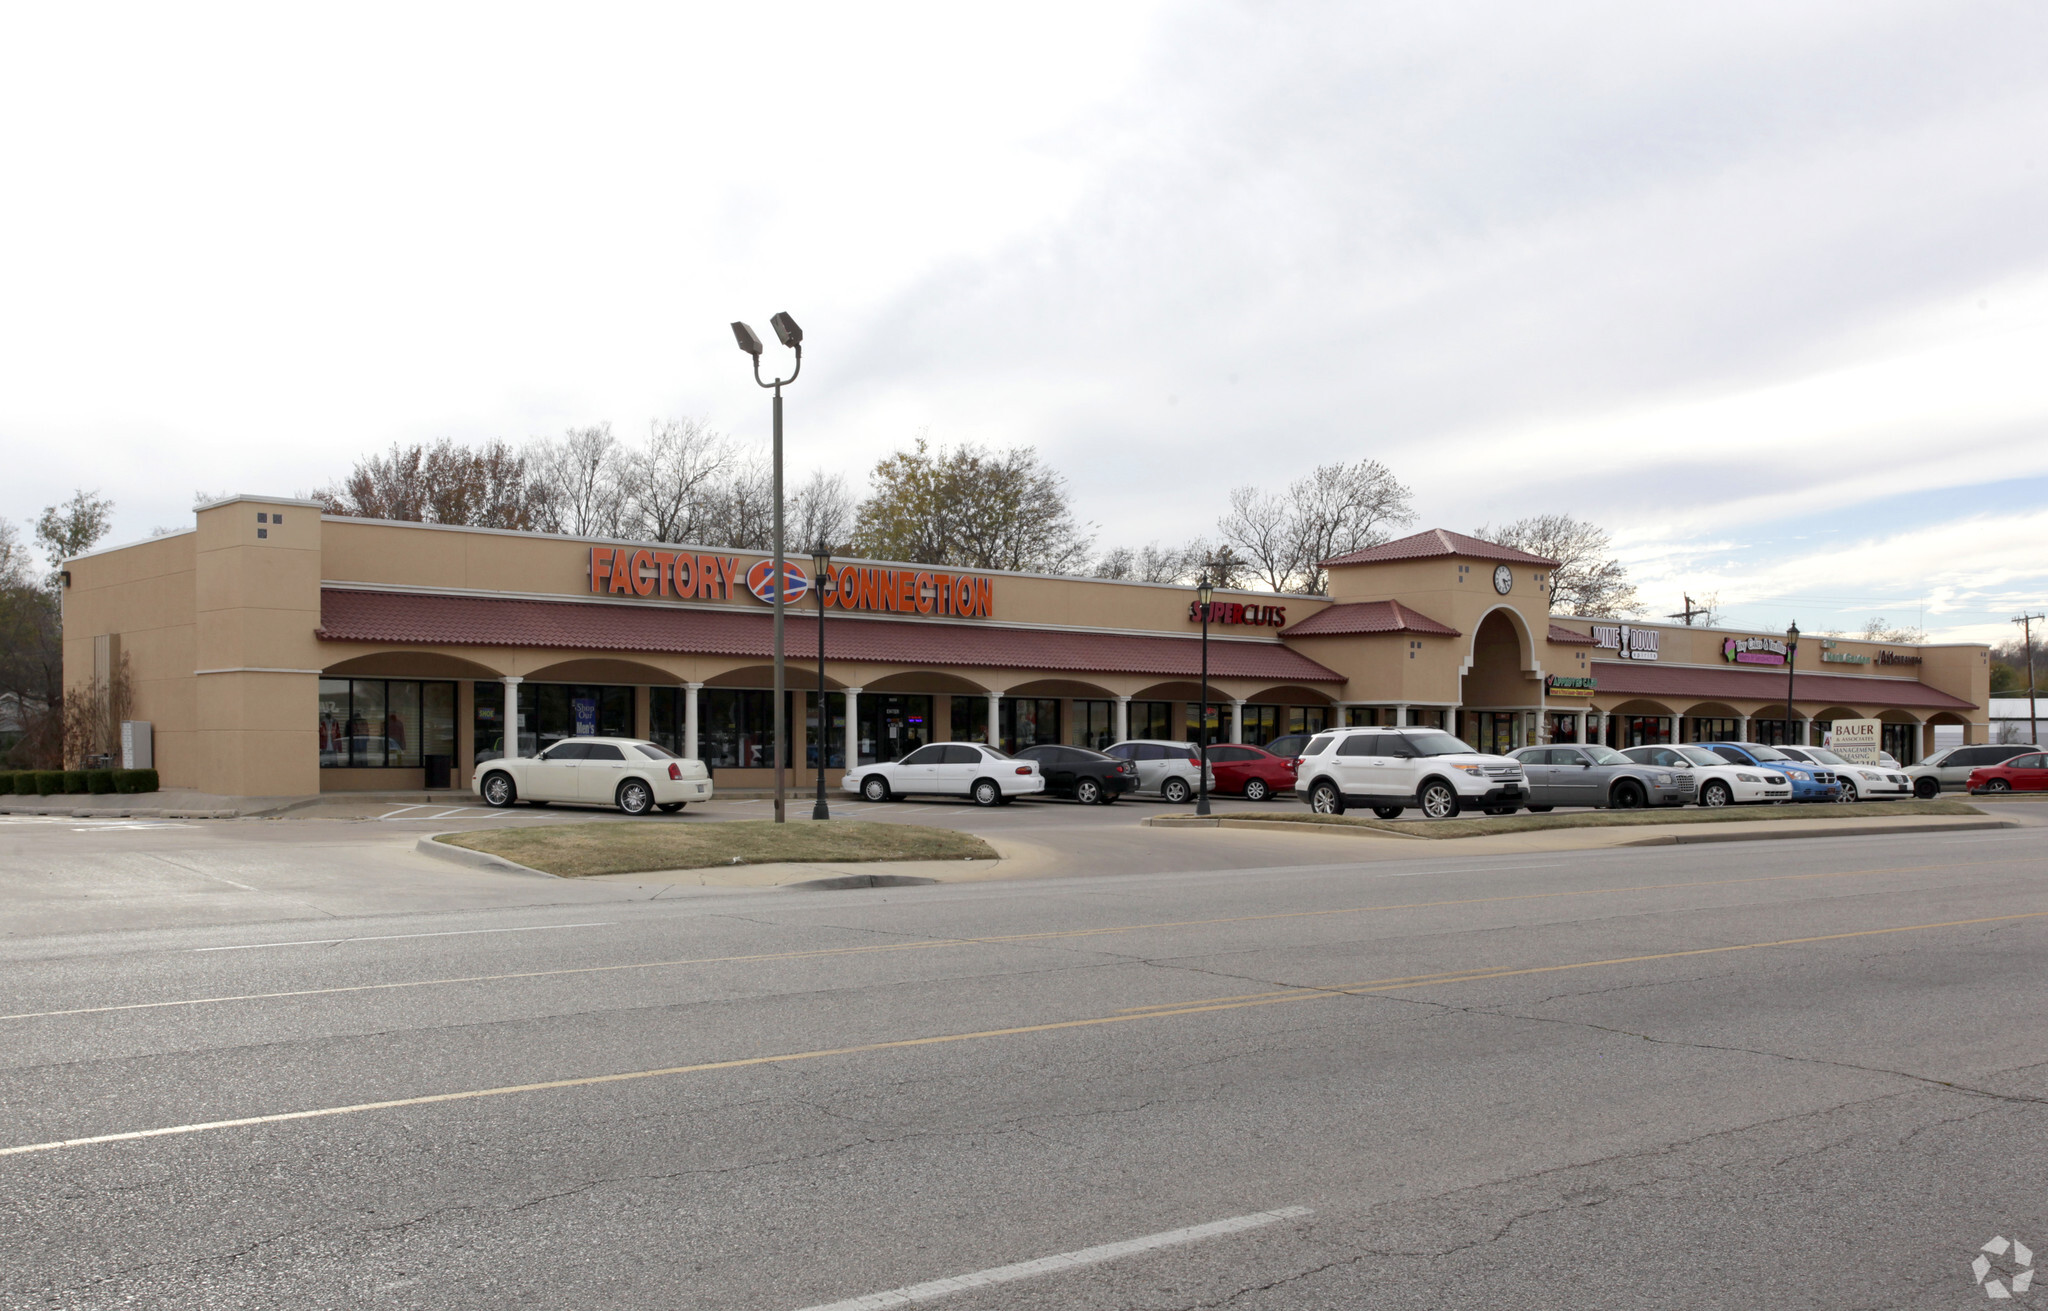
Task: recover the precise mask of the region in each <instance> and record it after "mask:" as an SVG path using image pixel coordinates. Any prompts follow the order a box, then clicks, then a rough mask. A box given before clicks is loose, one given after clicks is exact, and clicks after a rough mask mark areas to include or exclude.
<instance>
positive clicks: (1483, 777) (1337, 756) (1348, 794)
mask: <svg viewBox="0 0 2048 1311" xmlns="http://www.w3.org/2000/svg"><path fill="white" fill-rule="evenodd" d="M1296 777H1297V779H1298V780H1299V781H1298V782H1296V784H1295V795H1296V796H1298V797H1300V798H1302V800H1304V801H1306V802H1307V803H1308V806H1309V809H1311V810H1313V811H1315V812H1316V813H1317V814H1318V815H1341V814H1343V813H1344V808H1345V807H1347V806H1370V807H1372V813H1373V814H1375V815H1378V816H1379V817H1380V818H1381V819H1395V818H1398V817H1399V816H1400V814H1401V812H1402V811H1403V810H1405V809H1407V808H1408V807H1409V806H1418V807H1420V808H1421V810H1422V813H1423V814H1425V815H1427V816H1429V817H1430V818H1431V819H1449V818H1451V817H1452V816H1454V815H1456V814H1457V813H1458V812H1459V811H1460V810H1463V809H1465V808H1466V807H1468V806H1469V807H1476V808H1478V809H1481V810H1485V811H1488V812H1489V813H1505V812H1509V811H1513V810H1516V809H1518V808H1520V807H1522V806H1525V805H1527V804H1529V784H1528V780H1527V779H1526V778H1525V777H1524V776H1523V773H1522V766H1521V762H1519V761H1516V760H1511V759H1509V758H1508V757H1506V756H1489V755H1486V754H1484V753H1482V752H1479V751H1474V750H1473V749H1472V748H1471V747H1469V746H1467V745H1466V744H1465V743H1463V742H1461V741H1459V740H1458V739H1457V738H1455V737H1452V736H1451V735H1450V734H1449V733H1446V732H1444V731H1443V730H1442V729H1439V728H1339V729H1333V730H1331V731H1329V732H1327V733H1318V734H1316V735H1315V737H1314V738H1312V739H1311V740H1310V741H1309V744H1308V745H1307V746H1306V747H1303V748H1302V752H1301V765H1300V768H1299V770H1298V772H1297V775H1296Z"/></svg>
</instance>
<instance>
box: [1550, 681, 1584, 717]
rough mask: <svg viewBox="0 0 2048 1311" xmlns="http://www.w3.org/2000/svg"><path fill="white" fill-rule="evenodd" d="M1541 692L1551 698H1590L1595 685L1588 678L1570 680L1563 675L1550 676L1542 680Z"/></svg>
mask: <svg viewBox="0 0 2048 1311" xmlns="http://www.w3.org/2000/svg"><path fill="white" fill-rule="evenodd" d="M1543 690H1544V691H1546V692H1548V693H1549V694H1550V695H1552V696H1584V697H1590V696H1592V695H1593V693H1594V691H1595V683H1594V680H1593V679H1590V678H1571V677H1567V676H1566V675H1564V674H1552V675H1550V677H1548V678H1546V679H1544V680H1543ZM1574 713H1576V712H1574Z"/></svg>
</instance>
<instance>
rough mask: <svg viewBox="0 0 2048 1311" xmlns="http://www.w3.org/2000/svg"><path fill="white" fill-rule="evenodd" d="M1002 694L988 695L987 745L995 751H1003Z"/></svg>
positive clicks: (993, 693) (992, 693)
mask: <svg viewBox="0 0 2048 1311" xmlns="http://www.w3.org/2000/svg"><path fill="white" fill-rule="evenodd" d="M1002 710H1003V694H1002V693H1001V692H991V693H989V694H988V744H989V745H990V746H992V747H994V748H995V749H996V750H998V751H1001V750H1002V749H1003V728H1002V725H1003V715H1002Z"/></svg>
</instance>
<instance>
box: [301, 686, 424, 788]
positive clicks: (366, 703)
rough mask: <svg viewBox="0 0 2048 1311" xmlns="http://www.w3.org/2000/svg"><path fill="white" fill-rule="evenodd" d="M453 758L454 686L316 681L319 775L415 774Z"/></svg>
mask: <svg viewBox="0 0 2048 1311" xmlns="http://www.w3.org/2000/svg"><path fill="white" fill-rule="evenodd" d="M429 756H433V757H437V758H438V757H447V758H448V759H449V760H450V761H452V760H453V759H454V756H455V684H453V683H443V682H431V683H429V682H419V681H416V680H413V679H385V678H350V679H343V678H323V679H321V680H320V767H321V768H322V769H418V768H420V767H421V766H422V765H424V764H425V763H426V760H427V757H429Z"/></svg>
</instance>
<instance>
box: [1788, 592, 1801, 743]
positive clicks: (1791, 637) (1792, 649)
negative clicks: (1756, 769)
mask: <svg viewBox="0 0 2048 1311" xmlns="http://www.w3.org/2000/svg"><path fill="white" fill-rule="evenodd" d="M1798 663H1799V624H1798V622H1797V621H1794V623H1793V625H1792V626H1791V627H1790V628H1788V629H1786V630H1785V745H1786V746H1788V747H1789V746H1791V745H1792V680H1793V677H1794V675H1793V672H1792V671H1793V666H1795V665H1797V664H1798Z"/></svg>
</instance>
